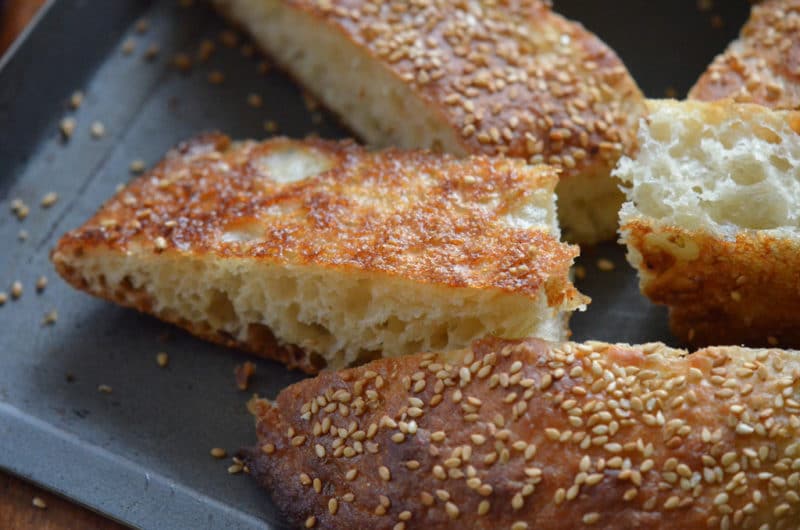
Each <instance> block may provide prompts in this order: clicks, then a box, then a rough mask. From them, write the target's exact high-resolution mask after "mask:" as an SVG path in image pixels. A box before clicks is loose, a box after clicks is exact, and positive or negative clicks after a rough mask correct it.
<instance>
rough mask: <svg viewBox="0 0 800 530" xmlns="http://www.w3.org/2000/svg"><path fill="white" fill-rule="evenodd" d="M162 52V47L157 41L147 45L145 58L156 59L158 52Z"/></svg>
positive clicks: (147, 59)
mask: <svg viewBox="0 0 800 530" xmlns="http://www.w3.org/2000/svg"><path fill="white" fill-rule="evenodd" d="M160 52H161V47H160V46H159V45H158V44H156V43H153V44H150V45H149V46H148V47H147V49H146V50H145V51H144V59H145V61H152V60H154V59H155V58H156V57H158V54H159V53H160Z"/></svg>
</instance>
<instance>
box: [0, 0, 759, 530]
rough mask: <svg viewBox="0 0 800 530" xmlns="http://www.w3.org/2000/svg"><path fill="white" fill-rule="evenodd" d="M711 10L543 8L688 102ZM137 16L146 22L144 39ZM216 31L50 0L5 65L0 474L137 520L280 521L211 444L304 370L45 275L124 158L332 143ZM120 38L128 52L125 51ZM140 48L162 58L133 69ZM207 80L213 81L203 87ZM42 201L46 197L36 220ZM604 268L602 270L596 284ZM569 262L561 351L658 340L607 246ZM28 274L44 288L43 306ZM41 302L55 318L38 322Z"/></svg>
mask: <svg viewBox="0 0 800 530" xmlns="http://www.w3.org/2000/svg"><path fill="white" fill-rule="evenodd" d="M716 4H717V6H716V8H715V9H714V10H712V11H711V12H701V11H699V10H698V9H697V3H696V0H680V1H677V0H659V1H650V0H617V1H616V2H611V3H609V2H593V1H588V0H587V1H578V0H560V1H558V2H556V8H557V9H559V10H560V11H562V12H563V13H565V14H567V15H568V16H571V17H573V18H575V19H579V20H581V21H583V22H584V24H585V25H587V26H588V27H589V28H590V29H592V30H594V31H596V32H597V33H599V34H600V36H601V37H603V38H604V39H605V40H607V41H608V42H609V43H610V44H611V45H612V46H613V47H615V48H616V49H617V50H618V52H619V53H620V55H621V56H622V57H623V59H624V60H625V61H626V62H627V64H628V65H629V67H630V69H631V70H632V72H633V74H634V76H635V77H636V78H637V80H638V81H639V83H640V84H641V86H642V87H643V89H644V90H645V92H646V93H648V95H650V96H654V97H659V96H663V95H664V94H665V90H666V89H667V88H668V87H671V88H672V89H674V90H675V91H676V92H677V93H678V94H683V93H685V91H686V90H687V89H688V87H689V86H690V85H691V83H692V82H693V81H694V79H696V77H697V75H698V74H699V73H700V72H701V71H702V70H703V68H704V67H705V65H706V64H707V63H708V61H709V60H710V59H711V58H712V57H713V56H714V54H716V53H718V52H719V51H721V50H722V49H723V48H724V46H725V44H726V43H727V42H728V41H729V40H730V39H731V38H732V37H733V36H734V35H735V34H736V33H737V31H738V28H739V26H740V25H741V22H742V21H743V20H744V18H745V16H746V14H747V11H748V9H749V4H748V2H746V1H745V0H725V1H724V2H722V1H718V2H716ZM714 16H719V17H720V18H719V19H714V24H712V17H714ZM142 17H145V18H146V19H147V20H148V21H149V28H148V29H147V31H145V32H144V33H139V32H137V29H136V26H137V24H136V22H137V20H140V19H141V18H142ZM720 21H721V22H722V24H721V25H720ZM224 29H225V25H224V23H223V22H222V21H221V20H220V19H219V18H217V17H216V16H215V15H214V13H213V12H212V11H211V9H210V8H208V7H207V6H205V5H202V4H200V5H198V6H196V7H191V8H182V7H180V6H179V2H177V1H175V0H170V1H167V0H164V1H161V2H155V1H147V0H114V1H108V0H59V1H54V2H51V3H50V4H48V6H47V8H46V9H45V10H44V11H43V13H42V14H41V15H40V17H39V19H38V23H37V24H36V25H35V26H34V27H33V29H31V30H30V31H29V32H28V34H27V36H26V38H25V39H24V40H23V41H22V43H21V44H19V45H17V46H16V48H15V49H14V50H13V51H12V52H11V53H9V54H7V55H6V57H5V58H4V59H3V60H2V61H0V248H2V251H0V290H5V291H8V287H9V286H10V284H11V283H12V282H13V281H15V280H20V281H21V282H22V283H23V286H24V294H23V296H22V297H21V299H20V300H18V301H9V302H7V303H6V304H5V305H4V306H3V307H0V468H2V469H3V470H5V471H8V472H11V473H14V474H17V475H19V476H21V477H24V478H26V479H28V480H32V481H34V482H36V483H38V484H40V485H42V486H44V487H45V488H48V489H50V490H52V491H54V492H56V493H59V494H62V495H64V496H66V497H69V498H71V499H73V500H75V501H76V502H79V503H81V504H84V505H86V506H88V507H90V508H91V509H94V510H97V511H99V512H102V513H104V514H106V515H108V516H110V517H112V518H114V519H116V520H118V521H121V522H124V523H126V524H129V525H132V526H135V527H141V528H158V529H167V528H194V529H197V528H270V527H271V528H279V527H281V519H280V516H279V514H277V513H276V511H275V509H274V507H273V506H272V504H271V503H270V501H269V500H268V497H267V495H266V494H265V493H264V492H262V491H259V490H258V489H257V488H256V486H255V484H254V482H253V481H251V480H249V479H248V477H246V476H244V475H235V476H232V475H228V474H227V472H226V468H227V466H228V463H229V462H228V461H227V460H215V459H213V458H211V457H210V456H209V450H210V448H211V447H224V448H226V449H227V450H228V452H229V453H233V452H235V451H236V450H237V449H238V448H240V447H242V446H246V445H248V444H250V443H252V441H253V438H254V434H253V429H252V424H251V419H250V417H249V415H248V413H247V412H246V410H245V402H246V401H247V399H248V397H249V395H250V393H251V392H258V393H260V394H262V395H266V396H274V395H275V394H276V393H277V392H278V391H279V390H280V389H281V388H283V387H285V386H286V385H288V384H289V383H291V382H293V381H296V380H298V379H299V378H300V377H301V375H300V374H298V373H291V372H288V371H287V370H285V369H284V368H282V367H281V366H279V365H277V364H275V363H272V362H269V361H263V360H255V359H251V358H249V357H248V356H246V355H244V354H241V353H239V352H236V351H230V350H225V349H223V348H220V347H217V346H214V345H210V344H206V343H204V342H201V341H199V340H196V339H194V338H192V337H190V336H188V335H187V334H185V333H183V332H181V331H179V330H176V329H174V328H172V327H170V326H167V325H165V324H162V323H160V322H158V321H157V320H155V319H152V318H149V317H146V316H143V315H139V314H137V313H136V312H134V311H129V310H124V309H120V308H117V307H115V306H113V305H110V304H107V303H104V302H102V301H99V300H95V299H92V298H90V297H88V296H86V295H83V294H81V293H78V292H75V291H74V290H72V289H70V288H68V287H67V286H66V285H65V284H64V283H63V282H61V281H60V280H59V279H58V278H57V277H56V276H55V274H54V272H53V271H52V268H51V267H50V264H49V262H48V253H49V249H50V248H51V247H52V245H53V244H54V242H55V240H56V238H57V237H58V236H59V235H60V234H61V233H62V232H64V231H65V230H67V229H70V228H73V227H75V226H77V225H79V224H80V223H81V222H82V221H83V220H84V219H85V218H86V217H87V216H88V215H90V214H91V213H92V212H93V211H94V210H95V209H96V208H97V207H98V205H99V204H100V203H101V202H102V201H103V200H105V199H106V198H107V197H109V196H110V195H111V194H112V193H113V192H114V189H115V187H116V186H117V184H118V183H120V182H123V181H125V180H127V179H128V178H130V174H129V169H128V168H129V165H130V163H131V161H132V160H134V159H143V160H144V161H146V162H147V163H148V164H149V163H153V162H155V161H157V160H158V159H159V158H160V157H161V156H162V155H163V153H164V152H165V151H166V150H167V149H168V148H169V147H170V146H172V145H174V144H175V143H177V142H178V141H180V140H181V139H184V138H187V137H190V136H192V135H194V134H196V133H198V132H200V131H204V130H209V129H219V130H222V131H224V132H227V133H229V134H231V135H232V136H234V137H264V136H266V135H267V134H268V133H267V132H265V130H264V123H265V122H266V121H269V120H274V122H275V123H277V125H278V127H279V132H280V133H282V134H287V135H290V136H304V135H306V134H307V133H309V132H312V131H315V132H317V133H319V134H320V135H322V136H325V137H338V136H344V135H345V134H346V131H344V129H342V128H341V127H339V126H338V125H337V122H336V120H335V119H332V118H331V116H329V115H326V114H324V113H322V112H320V111H316V112H309V110H308V109H307V108H306V106H305V104H304V101H303V98H302V97H301V92H300V91H299V90H298V89H297V88H296V87H295V86H294V85H293V84H292V82H291V81H290V80H289V79H288V78H287V77H286V76H285V75H283V74H281V73H280V72H278V71H277V70H275V69H273V70H271V71H270V72H269V73H267V74H263V73H260V72H259V69H258V64H259V62H260V61H261V59H260V58H258V57H257V56H253V57H246V56H245V55H246V53H244V54H243V53H242V50H241V44H243V43H244V42H243V41H240V42H239V43H237V45H236V46H235V47H232V48H228V47H226V46H224V45H222V44H220V40H219V35H220V32H221V31H223V30H224ZM128 39H133V41H135V50H134V51H133V53H131V54H130V55H125V54H124V53H123V51H122V49H123V47H124V46H123V43H124V42H126V41H127V40H128ZM202 39H211V40H213V41H215V42H216V48H217V50H216V51H215V52H214V54H213V55H212V56H211V58H210V60H209V61H208V63H207V64H195V66H194V67H193V68H192V70H191V71H190V72H189V73H181V72H179V71H178V70H176V69H175V68H174V67H173V66H172V64H171V60H172V57H173V56H174V54H175V53H177V52H186V53H189V54H191V55H192V56H193V57H194V56H195V54H196V53H197V49H198V46H199V43H200V41H201V40H202ZM154 45H157V46H158V49H159V51H158V53H157V54H156V55H155V57H153V58H152V59H151V60H147V59H146V58H145V57H144V56H145V55H146V51H147V49H148V48H150V47H151V46H154ZM245 51H246V50H245ZM215 70H218V71H220V72H222V73H224V76H225V79H224V82H223V83H222V84H219V85H214V84H211V83H209V82H208V80H207V77H208V75H209V73H210V72H212V71H215ZM78 89H80V90H83V91H84V93H85V98H84V102H83V105H82V106H81V107H80V108H79V109H78V110H76V111H72V110H70V109H68V107H67V101H68V99H69V96H70V94H71V93H72V92H73V91H74V90H78ZM251 93H255V94H259V95H260V96H261V97H262V98H263V102H264V104H263V106H262V107H261V108H253V107H251V106H248V105H247V102H246V99H247V97H248V95H249V94H251ZM67 115H70V116H73V117H74V118H75V119H76V121H77V128H76V131H75V133H74V135H73V137H72V139H71V140H70V141H69V142H64V141H62V139H61V138H60V135H59V132H58V124H59V121H60V120H61V118H63V117H65V116H67ZM94 121H100V122H102V123H103V125H104V126H105V131H106V133H105V135H104V136H103V137H102V138H99V139H93V138H92V137H91V135H90V133H89V129H90V125H91V123H93V122H94ZM50 191H55V192H57V193H58V196H59V200H58V201H57V202H56V203H55V205H53V206H52V207H50V208H48V209H44V208H42V207H41V206H40V204H39V203H40V200H41V198H42V196H43V195H44V194H45V193H47V192H50ZM14 198H21V199H22V200H23V201H24V202H25V203H26V204H28V205H29V206H30V214H29V215H28V217H27V218H26V219H25V220H24V221H19V220H18V219H17V218H15V217H14V216H12V215H11V214H10V211H9V210H10V206H9V204H10V201H11V200H13V199H14ZM20 230H25V231H27V233H28V238H27V239H26V240H25V241H20V240H19V238H18V235H19V231H20ZM599 257H605V258H609V259H611V260H612V261H613V262H614V263H615V264H616V265H617V267H616V269H615V270H614V271H612V272H599V271H598V270H597V269H596V266H595V263H596V260H597V259H598V258H599ZM581 262H582V264H583V265H584V266H585V267H586V269H587V271H588V275H587V278H586V279H585V280H584V281H581V282H579V285H580V287H581V288H582V290H584V292H586V293H588V294H589V295H591V296H592V297H593V298H594V302H593V304H592V305H591V307H590V309H589V310H588V311H587V312H586V313H584V314H579V315H577V316H575V317H574V319H573V330H574V332H575V335H574V336H575V338H577V339H587V338H594V339H603V340H614V341H630V342H641V341H650V340H665V341H667V342H672V339H671V337H670V335H669V333H668V330H667V327H666V313H665V311H664V310H663V309H661V308H657V307H654V306H652V305H650V304H648V303H647V302H646V301H645V300H644V299H643V298H642V297H641V296H640V295H639V294H638V291H637V289H636V278H635V275H634V274H633V272H632V270H630V268H629V267H627V266H626V265H625V263H624V258H623V254H622V251H621V249H620V248H618V247H617V246H615V245H613V244H608V245H603V246H600V247H598V248H595V249H584V256H583V257H582V259H581ZM40 275H45V276H47V277H48V278H49V279H50V282H49V285H48V286H47V288H46V289H45V290H44V292H42V293H41V294H37V293H36V292H35V289H34V285H35V282H36V279H37V278H38V277H39V276H40ZM52 309H56V310H58V313H59V317H58V320H57V322H56V323H55V324H54V325H52V326H43V325H42V318H43V316H44V315H45V314H46V313H47V312H49V311H50V310H52ZM160 351H165V352H167V353H168V354H169V366H168V367H166V368H159V367H158V366H157V364H156V361H155V356H156V353H157V352H160ZM245 360H253V361H255V363H256V364H257V366H258V370H257V374H256V376H255V378H254V379H253V381H252V384H251V388H250V390H249V391H248V392H240V391H238V390H237V389H236V387H235V385H234V379H233V369H234V366H235V365H237V364H239V363H242V362H244V361H245ZM98 385H109V386H110V387H111V388H112V392H111V393H102V392H98ZM0 528H5V525H4V522H3V521H0Z"/></svg>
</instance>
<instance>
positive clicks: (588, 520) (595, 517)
mask: <svg viewBox="0 0 800 530" xmlns="http://www.w3.org/2000/svg"><path fill="white" fill-rule="evenodd" d="M599 520H600V514H599V513H597V512H589V513H587V514H584V516H583V524H595V523H596V522H597V521H599Z"/></svg>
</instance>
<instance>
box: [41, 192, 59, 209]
mask: <svg viewBox="0 0 800 530" xmlns="http://www.w3.org/2000/svg"><path fill="white" fill-rule="evenodd" d="M57 201H58V193H56V192H54V191H51V192H49V193H46V194H45V195H44V197H42V202H41V204H42V208H50V207H51V206H52V205H54V204H55V203H56V202H57Z"/></svg>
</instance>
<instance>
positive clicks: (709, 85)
mask: <svg viewBox="0 0 800 530" xmlns="http://www.w3.org/2000/svg"><path fill="white" fill-rule="evenodd" d="M689 98H690V99H699V100H705V101H712V100H717V99H724V98H732V99H734V100H736V101H739V102H751V103H759V104H761V105H766V106H768V107H772V108H776V109H798V108H800V1H798V0H769V1H766V2H762V3H760V4H758V5H756V6H753V11H752V14H751V16H750V19H749V20H748V21H747V23H746V24H745V25H744V27H743V28H742V31H741V34H740V36H739V39H738V40H736V41H734V42H732V43H731V44H730V46H728V49H727V50H726V51H725V53H723V54H721V55H719V56H717V57H716V59H714V62H712V63H711V65H710V66H709V67H708V70H706V72H705V73H704V74H703V75H702V76H701V77H700V79H699V80H698V81H697V84H695V86H694V87H693V88H692V89H691V91H690V92H689Z"/></svg>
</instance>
